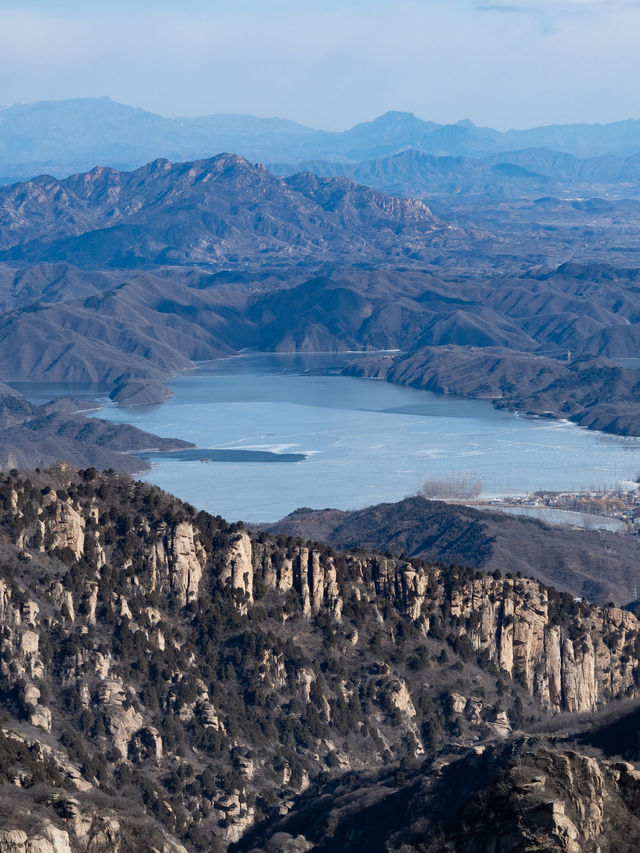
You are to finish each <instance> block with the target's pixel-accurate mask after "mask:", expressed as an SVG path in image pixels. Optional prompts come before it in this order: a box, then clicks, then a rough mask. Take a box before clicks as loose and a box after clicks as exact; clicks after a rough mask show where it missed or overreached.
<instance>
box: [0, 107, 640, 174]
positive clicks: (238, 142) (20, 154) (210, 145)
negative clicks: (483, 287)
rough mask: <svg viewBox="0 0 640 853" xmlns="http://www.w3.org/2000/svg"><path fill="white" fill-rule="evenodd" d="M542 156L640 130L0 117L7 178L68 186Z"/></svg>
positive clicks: (579, 150)
mask: <svg viewBox="0 0 640 853" xmlns="http://www.w3.org/2000/svg"><path fill="white" fill-rule="evenodd" d="M87 128H95V130H93V131H91V130H88V129H87ZM541 146H546V147H551V148H555V149H556V150H561V151H568V152H569V153H574V154H576V155H578V156H592V155H602V154H611V153H617V154H620V155H628V154H632V153H636V152H638V151H640V120H638V119H626V120H624V121H618V122H610V123H608V124H598V123H595V124H586V123H582V124H574V125H548V126H544V127H539V128H529V129H526V130H508V131H497V130H493V129H492V128H486V127H481V126H477V125H475V124H473V123H472V122H470V121H469V120H463V121H459V122H456V123H454V124H448V125H443V124H438V123H436V122H431V121H425V120H422V119H419V118H417V117H416V116H415V115H414V114H413V113H406V112H400V111H389V112H387V113H385V114H383V115H381V116H378V117H377V118H375V119H373V120H372V121H364V122H360V123H359V124H356V125H355V126H354V127H352V128H350V129H348V130H345V131H340V132H336V131H324V130H316V129H313V128H308V127H305V126H304V125H300V124H298V123H296V122H292V121H290V120H288V119H280V118H257V117H255V116H245V115H241V114H239V115H235V114H215V115H210V116H199V117H195V118H166V117H163V116H160V115H158V114H156V113H151V112H148V111H145V110H142V109H140V108H135V107H128V106H125V105H123V104H118V103H117V102H115V101H112V100H111V99H109V98H85V99H75V100H69V101H48V102H36V103H33V104H14V105H9V106H7V107H5V108H4V109H3V110H1V111H0V174H2V175H6V176H7V177H10V176H14V177H29V176H31V175H33V174H35V173H37V172H41V171H45V170H46V165H47V164H49V165H50V166H51V167H53V171H55V172H56V174H59V175H61V176H62V175H68V174H70V173H72V172H73V171H85V170H87V169H89V168H91V167H93V166H95V165H96V163H103V164H104V165H112V166H117V167H120V168H129V169H130V168H135V167H137V166H140V165H142V163H144V162H147V161H149V160H152V159H154V158H156V157H159V156H161V157H167V158H169V159H178V160H194V159H200V158H202V157H207V156H211V155H212V154H214V153H216V151H220V150H234V151H236V152H237V153H239V154H242V155H244V156H245V157H247V158H249V159H258V160H263V161H264V160H269V161H272V162H274V161H277V160H280V161H282V160H283V158H291V157H293V158H294V159H296V160H308V159H310V158H323V157H329V158H336V157H337V158H341V159H345V160H363V159H370V158H371V157H377V156H383V155H389V154H393V153H397V152H398V151H400V150H402V149H405V148H421V149H422V150H424V151H427V152H429V153H432V154H438V155H466V156H481V155H483V154H484V155H489V154H495V153H497V152H498V151H505V150H510V149H514V148H527V147H541Z"/></svg>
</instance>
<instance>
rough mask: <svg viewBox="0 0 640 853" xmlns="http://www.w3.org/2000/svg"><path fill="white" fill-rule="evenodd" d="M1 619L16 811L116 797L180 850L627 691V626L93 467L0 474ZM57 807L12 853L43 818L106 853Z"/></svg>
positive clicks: (8, 779) (495, 579)
mask: <svg viewBox="0 0 640 853" xmlns="http://www.w3.org/2000/svg"><path fill="white" fill-rule="evenodd" d="M0 620H1V622H2V631H1V632H0V702H1V703H2V710H3V713H4V714H5V717H4V719H5V723H4V724H3V725H2V731H1V732H0V784H5V785H7V786H10V787H11V796H13V797H16V796H18V797H19V798H20V797H22V798H25V799H24V801H25V802H26V801H27V800H28V799H29V797H30V794H29V791H31V789H32V788H35V787H36V786H37V785H38V784H47V785H50V786H53V787H54V788H55V789H56V790H57V791H64V792H66V793H65V796H66V795H68V796H69V797H71V798H74V797H75V798H76V799H77V798H83V797H84V798H86V799H87V800H88V799H89V798H91V797H94V798H95V797H96V796H97V795H98V794H99V795H100V797H104V798H106V799H103V800H102V801H100V802H99V803H98V805H99V806H100V808H104V809H106V810H107V812H109V813H110V814H115V815H116V817H117V820H121V817H122V816H121V810H122V808H123V803H122V802H119V801H118V802H116V801H114V800H113V799H110V798H113V797H114V796H115V795H116V792H123V793H124V797H125V802H126V803H128V804H131V805H132V807H133V806H135V808H136V809H138V810H139V814H140V815H143V816H144V820H152V821H155V822H157V823H158V825H159V828H158V831H159V832H162V833H164V835H163V836H162V838H164V839H165V841H162V844H165V843H166V844H169V845H171V844H179V843H180V844H182V843H184V844H186V846H187V847H188V848H190V849H193V850H210V849H214V850H215V849H223V848H224V846H225V845H228V844H230V843H235V842H237V841H239V839H240V838H241V837H242V835H243V833H244V832H246V830H247V829H248V828H249V827H251V826H252V825H253V824H254V823H255V822H256V821H260V820H262V819H264V817H265V816H267V815H269V814H271V813H272V812H273V810H274V809H276V810H278V812H279V813H280V814H281V815H284V814H286V813H287V812H288V811H289V810H290V809H291V808H293V802H294V799H293V798H295V796H297V795H299V794H300V793H301V792H302V791H304V790H305V789H306V788H307V787H309V786H310V785H312V784H314V781H315V780H317V779H318V778H319V777H322V776H323V775H324V776H326V775H328V776H332V775H335V774H340V773H344V772H345V771H365V770H367V769H371V768H379V767H381V766H383V765H384V764H385V763H389V762H393V761H402V762H405V763H410V762H415V761H417V760H422V759H423V758H424V757H425V756H429V755H431V756H433V754H434V753H435V751H437V750H438V749H441V748H442V747H443V746H444V745H445V744H446V743H447V742H449V741H451V740H452V739H453V741H454V742H455V743H456V744H458V745H459V746H461V747H462V746H470V745H474V744H475V745H479V744H481V743H483V742H484V741H486V740H487V739H488V740H495V739H505V738H506V739H508V738H509V737H511V736H512V733H513V732H514V731H516V730H518V729H519V728H522V727H523V726H526V725H528V724H530V723H532V722H534V721H537V720H540V719H541V718H544V716H545V715H546V714H558V713H560V712H563V713H567V712H569V713H575V712H582V711H597V710H598V709H600V708H602V707H604V706H605V705H607V703H610V702H612V701H616V700H620V699H634V698H636V697H638V696H639V695H640V688H639V686H638V685H639V683H640V660H639V649H640V625H639V623H638V621H637V620H636V618H635V617H634V616H633V615H631V614H630V613H627V612H624V611H621V610H618V609H616V608H602V607H596V606H590V605H588V604H586V603H585V602H582V601H579V602H578V601H574V600H573V599H572V598H571V597H569V596H566V595H561V594H559V593H557V592H555V591H554V590H551V589H548V588H546V587H543V586H542V585H540V584H539V583H536V582H534V581H532V580H528V579H526V578H521V577H518V576H506V577H499V576H498V575H497V574H496V575H493V576H492V575H483V574H481V573H478V572H473V571H470V570H467V569H464V568H461V567H448V568H447V567H443V566H438V565H432V564H429V563H424V562H421V561H417V560H414V561H411V562H409V561H406V560H402V559H398V558H393V557H389V556H381V555H378V554H372V553H368V552H365V551H353V552H347V553H337V552H334V551H333V550H331V549H330V548H328V547H326V546H324V545H319V544H316V543H312V542H302V541H301V540H299V539H294V538H290V537H273V536H269V535H267V534H264V533H261V534H253V533H250V532H248V531H246V530H244V529H243V528H242V526H241V525H237V524H235V525H229V524H227V523H226V522H224V521H223V520H222V519H219V518H212V517H211V516H209V515H207V514H206V513H198V512H196V511H195V509H194V508H193V507H189V506H188V505H186V504H181V503H180V502H178V501H176V500H175V499H173V498H171V497H170V496H168V495H165V494H164V493H162V492H160V491H159V490H157V489H155V488H154V487H152V486H149V485H145V484H141V483H135V482H133V481H132V480H130V479H129V478H128V477H126V476H113V475H112V476H109V475H100V474H96V473H95V472H93V471H91V470H89V471H86V472H74V471H71V470H69V469H66V468H58V469H54V470H52V471H49V472H39V473H37V472H34V473H32V474H29V475H25V474H13V475H9V476H8V477H5V478H0ZM0 793H1V792H0ZM0 802H2V797H0ZM78 802H79V805H78V810H79V812H83V813H84V810H85V809H89V808H90V807H91V808H93V805H91V804H90V803H85V802H84V800H82V799H80V800H79V801H78ZM53 803H54V800H51V803H50V805H49V806H48V807H47V808H46V809H45V810H44V812H43V814H42V815H41V817H42V820H40V818H38V820H35V818H34V819H33V820H32V821H31V822H30V823H29V824H28V825H25V826H22V825H19V824H15V825H12V826H9V827H8V828H9V829H11V831H12V832H13V831H15V832H23V833H26V838H24V839H23V838H22V836H20V839H22V840H18V841H16V842H15V843H16V844H22V845H23V847H24V848H25V853H26V850H27V849H29V848H28V845H29V844H31V843H32V839H34V838H35V839H38V838H40V837H41V836H42V837H43V838H44V837H45V836H44V835H43V831H41V829H40V828H39V827H42V826H45V823H43V822H42V821H49V822H51V823H52V825H53V826H54V827H55V828H56V829H57V830H59V831H60V832H61V833H67V835H68V839H69V841H68V844H69V845H70V847H71V850H72V851H73V853H76V851H84V850H85V849H86V850H89V849H92V850H93V849H94V848H95V850H96V851H99V850H100V851H101V850H102V849H105V850H109V849H110V848H109V847H108V844H107V842H106V841H104V840H102V841H100V842H99V843H98V842H97V841H96V842H95V844H94V847H91V846H90V845H89V842H88V841H87V842H86V843H85V840H83V837H82V836H81V833H80V831H79V829H78V828H77V827H76V828H74V826H71V825H69V826H68V825H67V824H66V823H64V820H66V818H65V819H64V820H63V819H62V818H61V816H60V814H59V812H57V811H56V810H55V808H54V806H53V805H52V804H53ZM52 809H53V811H52ZM83 820H84V818H83ZM87 820H88V818H87ZM572 820H573V818H572ZM92 821H93V819H92ZM76 823H77V822H76ZM98 823H99V821H98ZM98 823H96V824H95V825H96V826H98ZM129 823H130V822H129V818H128V817H127V816H126V815H125V817H124V818H122V826H125V827H128V826H129ZM79 825H80V824H78V826H79ZM92 825H93V823H92ZM126 831H127V832H128V831H129V830H128V829H127V830H126ZM96 832H97V830H96ZM125 834H126V833H125ZM116 835H117V833H116ZM96 837H97V836H96ZM100 837H101V838H102V836H100ZM114 837H115V836H114ZM127 837H128V836H127ZM16 838H17V836H16ZM60 838H62V836H59V838H58V841H56V843H57V844H58V845H60V844H62V841H60ZM123 838H124V836H123ZM172 839H173V840H172ZM7 843H9V842H7ZM11 843H14V842H13V841H11ZM33 843H35V842H33ZM37 843H38V844H40V843H41V842H40V841H38V842H37ZM42 843H43V844H44V842H42ZM47 843H49V842H47ZM51 843H53V842H51ZM109 843H110V842H109ZM127 843H128V842H127ZM105 844H107V846H106V847H105V846H104V845H105ZM83 845H84V846H83ZM88 845H89V846H88ZM100 845H102V847H100ZM122 845H125V841H122ZM158 845H160V846H158ZM220 845H222V847H221V846H220ZM32 846H33V844H32ZM35 849H36V848H34V850H35ZM43 849H44V848H43ZM114 849H118V848H117V846H116V847H114ZM141 849H142V848H141ZM156 849H158V850H161V849H163V848H162V845H161V844H160V842H158V844H156ZM167 849H168V850H172V849H173V848H171V847H169V848H167ZM122 850H123V853H124V850H125V846H123V847H122ZM0 853H1V850H0ZM54 853H55V851H54Z"/></svg>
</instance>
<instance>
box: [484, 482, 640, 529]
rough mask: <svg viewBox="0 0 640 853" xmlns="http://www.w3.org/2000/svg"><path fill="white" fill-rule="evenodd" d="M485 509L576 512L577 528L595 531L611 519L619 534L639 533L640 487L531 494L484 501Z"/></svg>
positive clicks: (636, 485)
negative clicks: (578, 526)
mask: <svg viewBox="0 0 640 853" xmlns="http://www.w3.org/2000/svg"><path fill="white" fill-rule="evenodd" d="M483 504H484V506H492V507H493V506H494V507H496V508H504V509H518V508H522V509H523V510H525V509H527V508H529V509H541V510H542V509H549V510H556V511H558V512H571V513H579V514H580V515H581V516H582V519H581V522H580V526H581V527H584V528H586V529H589V528H594V529H595V528H598V527H600V526H602V525H601V524H599V520H600V519H614V520H617V521H619V522H621V524H619V525H617V526H616V529H617V531H618V532H621V533H638V532H640V487H639V486H638V484H637V483H633V484H631V483H630V484H628V485H626V486H625V487H624V488H623V487H618V488H614V489H609V490H606V491H598V490H589V491H586V492H544V491H543V492H533V493H532V494H529V495H520V496H509V497H503V498H496V499H493V500H490V501H486V502H483Z"/></svg>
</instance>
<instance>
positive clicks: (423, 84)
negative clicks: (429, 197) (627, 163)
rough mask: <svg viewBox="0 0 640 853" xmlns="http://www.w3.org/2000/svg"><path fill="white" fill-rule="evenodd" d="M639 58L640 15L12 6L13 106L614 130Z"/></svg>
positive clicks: (76, 3)
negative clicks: (69, 101)
mask: <svg viewBox="0 0 640 853" xmlns="http://www.w3.org/2000/svg"><path fill="white" fill-rule="evenodd" d="M639 43H640V0H341V2H340V0H179V2H176V0H128V2H126V3H125V2H122V0H100V1H99V2H96V0H40V2H38V0H33V1H32V2H31V1H30V0H20V2H14V0H0V104H9V103H13V102H16V101H36V100H50V99H58V98H72V97H87V96H94V95H109V96H110V97H112V98H113V99H114V100H117V101H121V102H123V103H126V104H131V105H133V106H140V107H144V108H145V109H149V110H153V111H156V112H159V113H162V114H164V115H203V114H207V113H215V112H241V113H252V114H255V115H261V116H269V115H279V116H283V117H286V118H292V119H295V120H297V121H301V122H303V123H305V124H309V125H312V126H315V127H324V128H327V129H343V128H346V127H350V126H352V125H353V124H355V123H356V122H358V121H363V120H367V119H370V118H373V117H374V116H376V115H379V114H380V113H383V112H385V111H386V110H389V109H397V110H409V111H411V112H414V113H416V115H418V116H420V117H421V118H425V119H431V120H433V121H439V122H450V121H457V120H459V119H462V118H471V119H472V120H473V121H474V122H476V123H477V124H485V125H490V126H493V127H498V128H500V129H506V128H508V127H530V126H534V125H539V124H547V123H552V122H563V123H564V122H575V121H589V122H592V121H603V122H605V121H615V120H617V119H624V118H629V117H634V118H636V117H640V94H639V88H640V87H639V86H638V83H639V81H640V49H639V46H638V45H639Z"/></svg>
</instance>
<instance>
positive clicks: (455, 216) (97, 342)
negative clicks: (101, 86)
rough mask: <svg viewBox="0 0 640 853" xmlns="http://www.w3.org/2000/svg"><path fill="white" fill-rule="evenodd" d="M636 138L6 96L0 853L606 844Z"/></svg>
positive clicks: (629, 128)
mask: <svg viewBox="0 0 640 853" xmlns="http://www.w3.org/2000/svg"><path fill="white" fill-rule="evenodd" d="M36 128H40V130H39V131H37V130H36ZM639 128H640V125H639V124H638V122H636V121H629V122H618V123H614V124H605V125H573V126H566V125H553V126H548V127H540V128H535V129H532V130H520V131H502V132H500V131H494V130H492V129H490V128H484V127H478V126H476V125H474V124H472V123H471V122H458V123H457V124H437V123H434V122H424V121H421V120H420V119H418V118H416V117H415V116H414V115H412V114H411V113H399V112H392V113H387V114H385V115H383V116H380V117H379V118H377V119H375V120H374V121H372V122H364V123H361V124H359V125H357V126H355V127H353V128H352V129H350V130H347V131H344V132H327V131H317V130H314V129H311V128H308V127H306V126H304V125H301V124H296V123H295V122H289V121H285V120H282V119H258V118H254V117H252V116H229V115H218V116H208V117H204V118H200V119H187V118H185V119H167V118H164V117H162V116H160V115H156V114H153V113H149V112H145V111H143V110H132V109H130V108H126V107H123V106H122V105H119V104H117V103H114V102H113V101H110V100H109V99H79V100H74V101H68V102H62V103H58V104H56V103H55V102H51V103H44V104H39V105H29V104H17V105H12V106H11V107H8V108H6V109H4V110H2V111H0V174H3V175H5V176H6V180H3V181H2V182H1V183H2V186H0V383H1V384H0V469H1V472H0V853H198V851H208V853H223V851H229V853H233V851H238V853H240V851H248V853H249V851H250V853H306V851H318V853H320V851H325V850H326V851H332V850H336V851H339V850H343V851H354V853H355V851H359V850H363V849H365V848H366V849H367V850H372V851H380V853H391V851H398V853H444V851H461V853H488V851H496V850H501V851H505V853H507V851H508V853H512V851H513V853H515V851H516V850H532V851H533V850H545V851H558V853H561V851H564V853H567V851H569V853H583V851H584V853H596V851H600V853H603V851H620V853H627V851H628V853H633V851H635V850H636V849H637V846H638V845H637V839H638V837H640V825H639V824H638V816H637V805H638V803H639V802H640V770H639V769H638V766H639V765H638V760H639V758H640V753H639V752H638V714H639V713H640V712H639V710H638V708H639V707H640V623H639V622H638V613H639V612H640V604H639V601H638V586H639V585H640V568H639V567H640V536H638V533H637V513H636V509H637V501H638V498H637V494H636V493H635V492H630V491H627V490H629V489H633V488H634V487H635V485H636V483H634V481H637V478H638V474H639V473H640V372H638V370H637V367H638V365H639V364H640V362H639V361H638V358H639V356H640V244H639V243H638V233H639V228H640V169H639V166H638V153H637V152H638V151H640V130H639ZM70 140H73V144H71V142H70ZM225 151H226V152H228V153H219V152H225ZM263 164H266V165H263ZM18 179H19V180H18ZM131 475H135V476H140V478H139V479H133V478H132V476H131ZM439 483H440V484H442V483H445V484H446V483H453V484H454V485H455V484H456V483H462V484H471V486H470V493H472V495H471V497H470V498H469V500H468V501H467V499H466V498H465V496H464V495H462V497H460V498H459V500H460V501H461V503H458V504H456V503H454V502H452V501H451V500H447V501H446V502H445V501H441V500H437V499H428V498H434V497H437V494H430V492H429V489H430V488H431V489H432V491H433V487H434V484H439ZM436 491H437V490H436ZM590 491H594V492H597V493H602V494H606V495H607V500H608V501H609V502H610V504H609V505H610V506H613V505H614V504H615V512H616V513H617V517H616V519H615V520H616V521H617V522H619V523H620V524H621V525H624V532H622V531H619V532H614V531H613V530H606V529H576V528H574V527H571V526H559V525H553V526H552V525H548V524H545V523H544V522H543V521H540V520H536V519H531V518H526V517H522V516H516V515H508V514H506V513H504V512H498V511H494V508H492V507H491V506H490V505H484V506H482V508H477V507H474V506H467V505H463V504H464V503H467V502H469V503H471V502H472V501H473V500H474V499H476V498H478V497H479V498H480V499H481V500H483V501H485V503H486V502H487V501H490V500H491V499H500V498H505V497H506V496H515V499H514V501H513V502H514V503H519V502H522V503H524V504H527V503H528V502H529V503H530V502H531V500H532V499H529V498H526V497H523V496H528V495H531V494H532V493H534V492H536V493H540V495H539V497H538V498H536V499H535V500H533V502H535V503H542V504H545V506H546V508H547V509H550V508H552V507H553V508H557V506H559V504H558V502H557V500H556V494H557V493H560V492H567V493H569V494H570V495H571V496H572V499H574V500H575V501H578V495H579V494H580V493H583V492H584V493H586V492H590ZM421 493H422V494H421ZM423 495H425V496H423ZM518 496H520V498H519V497H518ZM599 497H600V495H599V494H594V495H591V497H590V500H591V504H590V506H592V508H593V505H594V503H597V501H598V500H599ZM558 500H559V499H558ZM585 500H586V498H585ZM576 505H577V506H578V504H576ZM579 506H582V504H580V505H579ZM599 506H600V505H599ZM517 508H518V507H517ZM519 508H520V509H524V510H527V509H528V507H527V506H520V507H519ZM562 508H563V509H567V508H569V507H564V505H563V507H562ZM578 508H579V507H578ZM600 508H602V506H600ZM586 528H589V524H586Z"/></svg>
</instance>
